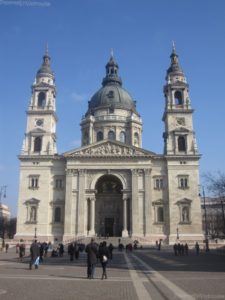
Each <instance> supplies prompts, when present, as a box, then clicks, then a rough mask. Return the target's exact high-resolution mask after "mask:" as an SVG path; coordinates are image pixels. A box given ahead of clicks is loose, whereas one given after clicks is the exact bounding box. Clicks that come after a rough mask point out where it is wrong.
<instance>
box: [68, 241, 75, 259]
mask: <svg viewBox="0 0 225 300" xmlns="http://www.w3.org/2000/svg"><path fill="white" fill-rule="evenodd" d="M68 254H69V256H70V261H73V257H74V244H73V243H71V244H69V246H68Z"/></svg>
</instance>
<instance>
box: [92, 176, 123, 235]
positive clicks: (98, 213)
mask: <svg viewBox="0 0 225 300" xmlns="http://www.w3.org/2000/svg"><path fill="white" fill-rule="evenodd" d="M95 189H96V190H97V193H96V202H95V232H96V233H97V234H98V235H99V236H107V235H108V236H121V235H122V230H123V200H122V189H123V186H122V183H121V181H120V180H119V178H118V177H116V176H114V175H103V176H102V177H100V178H99V179H98V181H97V183H96V186H95Z"/></svg>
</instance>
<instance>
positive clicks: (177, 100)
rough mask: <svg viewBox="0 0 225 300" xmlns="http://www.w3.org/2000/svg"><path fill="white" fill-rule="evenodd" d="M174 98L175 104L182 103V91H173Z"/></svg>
mask: <svg viewBox="0 0 225 300" xmlns="http://www.w3.org/2000/svg"><path fill="white" fill-rule="evenodd" d="M174 99H175V104H176V105H182V104H183V98H182V93H181V92H180V91H176V92H175V94H174Z"/></svg>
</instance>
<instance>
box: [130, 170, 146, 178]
mask: <svg viewBox="0 0 225 300" xmlns="http://www.w3.org/2000/svg"><path fill="white" fill-rule="evenodd" d="M131 172H132V175H134V176H138V175H141V174H143V169H132V170H131Z"/></svg>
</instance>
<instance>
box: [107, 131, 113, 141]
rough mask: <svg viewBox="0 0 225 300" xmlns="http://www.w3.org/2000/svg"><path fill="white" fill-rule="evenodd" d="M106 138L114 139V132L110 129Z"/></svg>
mask: <svg viewBox="0 0 225 300" xmlns="http://www.w3.org/2000/svg"><path fill="white" fill-rule="evenodd" d="M108 139H109V140H110V141H114V140H115V132H114V131H112V130H110V131H109V132H108Z"/></svg>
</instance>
